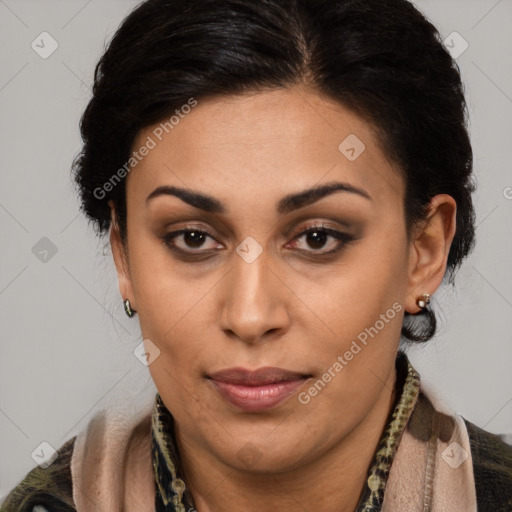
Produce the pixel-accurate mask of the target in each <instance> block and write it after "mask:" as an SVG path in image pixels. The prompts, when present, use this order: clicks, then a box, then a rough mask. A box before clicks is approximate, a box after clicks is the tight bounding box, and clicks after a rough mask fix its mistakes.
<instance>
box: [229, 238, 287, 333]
mask: <svg viewBox="0 0 512 512" xmlns="http://www.w3.org/2000/svg"><path fill="white" fill-rule="evenodd" d="M249 238H250V237H249ZM276 279H277V278H276V276H274V273H273V271H272V269H271V268H270V267H269V258H268V254H267V253H266V252H264V251H263V249H262V248H261V246H259V244H257V242H256V241H255V240H254V239H249V240H248V239H246V240H244V241H243V242H242V243H241V244H240V245H239V246H238V247H237V250H236V253H234V254H233V261H232V268H231V271H230V272H229V273H228V276H227V280H226V286H225V293H226V297H225V300H224V301H223V304H224V306H223V311H222V314H221V323H222V328H223V329H225V330H228V331H232V333H234V334H235V335H237V336H238V337H239V338H240V339H243V340H244V341H253V340H256V339H258V338H259V337H260V336H261V335H263V334H264V333H265V332H266V331H268V330H270V329H276V328H282V327H284V326H285V325H286V322H287V314H286V308H285V304H284V303H283V297H282V296H281V294H282V290H279V287H280V286H282V285H279V284H278V283H277V282H276Z"/></svg>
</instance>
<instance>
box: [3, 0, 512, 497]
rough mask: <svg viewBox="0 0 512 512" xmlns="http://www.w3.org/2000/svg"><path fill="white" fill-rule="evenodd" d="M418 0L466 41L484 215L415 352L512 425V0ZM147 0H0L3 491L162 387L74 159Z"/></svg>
mask: <svg viewBox="0 0 512 512" xmlns="http://www.w3.org/2000/svg"><path fill="white" fill-rule="evenodd" d="M415 3H416V4H417V5H418V6H419V7H420V9H422V10H423V12H425V13H426V14H427V15H428V16H429V17H430V19H431V20H432V21H433V22H434V24H435V25H436V26H437V27H438V28H439V30H440V32H441V35H442V36H443V39H444V38H445V37H447V36H448V35H449V34H451V33H452V32H454V31H456V32H458V33H459V34H460V35H461V36H462V37H463V38H464V40H466V41H467V42H468V44H469V47H468V48H467V50H466V51H465V52H464V53H462V54H461V55H460V56H459V57H457V62H458V64H459V66H460V67H461V71H462V75H463V80H464V82H465V84H466V88H467V99H468V102H469V108H470V113H471V136H472V142H473V147H474V152H475V172H476V175H477V179H478V191H477V193H476V195H475V204H476V209H477V223H478V228H477V247H476V249H475V251H474V253H473V255H472V256H471V257H470V258H469V259H468V260H467V262H466V264H465V266H464V267H463V269H462V270H461V271H460V273H459V275H458V284H457V287H456V289H455V290H451V289H446V288H443V289H440V290H438V292H437V293H436V295H435V297H434V306H435V308H436V311H437V312H438V314H439V316H440V319H441V328H440V332H439V334H438V336H437V337H436V338H435V339H434V340H432V342H430V343H429V344H428V345H427V346H426V347H424V348H422V349H414V350H413V351H411V352H410V355H411V359H412V362H413V364H414V365H415V366H416V368H417V369H418V370H419V371H420V373H421V375H422V378H423V380H424V382H426V383H427V384H428V385H429V386H430V387H431V388H433V389H434V390H439V391H440V393H441V394H442V395H443V396H444V397H445V401H446V403H447V404H448V405H449V406H451V407H453V408H454V409H455V410H456V411H458V412H460V413H462V414H463V415H464V416H465V417H466V418H468V419H470V420H471V421H473V422H474V423H477V424H478V425H480V426H481V427H484V428H485V429H487V430H489V431H491V432H495V433H508V434H512V376H511V362H512V343H511V342H512V334H511V325H512V322H511V317H512V271H511V268H510V262H511V261H512V222H511V219H512V188H510V187H512V172H511V164H510V161H511V155H512V143H511V140H510V139H511V134H512V66H511V65H510V53H511V50H512V31H510V25H511V22H512V2H511V0H501V1H496V0H472V1H469V0H464V1H462V0H451V1H448V0H436V1H429V0H421V1H417V2H415ZM135 5H136V2H134V1H131V0H130V1H128V0H123V1H120V0H115V1H114V0H90V1H85V0H76V1H75V0H66V1H64V0H61V1H57V0H53V1H49V0H45V1H42V0H31V1H29V0H0V38H1V39H0V58H1V68H0V69H1V74H0V116H1V117H0V119H1V121H0V156H1V174H0V175H1V187H0V230H1V231H0V240H1V242H0V243H1V246H0V247H1V249H2V250H1V254H0V258H1V259H0V264H1V267H0V321H1V326H2V343H1V356H0V386H1V388H0V389H1V393H0V431H1V436H0V497H1V496H3V495H5V494H6V493H7V492H8V491H9V490H10V489H11V488H12V487H13V486H14V485H15V484H16V483H17V482H18V481H19V480H20V479H21V478H22V477H23V476H24V475H25V474H26V473H27V472H28V471H29V470H30V469H31V468H32V467H34V466H35V465H36V463H35V461H34V459H33V458H31V453H32V452H33V451H34V450H35V449H36V448H37V447H38V446H39V445H40V443H41V442H43V441H46V442H48V443H50V445H52V446H53V447H55V448H58V447H60V446H61V445H62V444H63V443H64V442H65V441H66V440H67V439H69V438H70V437H71V436H73V435H75V434H76V433H78V432H79V431H80V430H82V429H83V428H85V426H86V424H87V421H88V420H89V419H90V418H91V417H92V415H94V414H95V412H97V411H98V410H99V409H103V408H105V407H110V406H115V405H116V404H121V403H122V404H127V406H130V407H133V408H135V409H137V408H138V407H139V406H142V404H147V403H148V401H151V400H152V398H153V394H154V392H155V388H154V385H153V383H152V381H151V378H150V376H149V372H148V370H147V368H146V367H145V366H144V365H143V364H141V363H140V362H139V360H138V359H137V358H136V357H134V355H133V349H134V348H135V347H136V346H137V345H138V344H139V343H140V341H141V339H142V338H141V335H140V331H139V328H138V322H137V320H136V319H134V320H131V321H130V320H129V319H128V318H127V317H126V316H125V315H124V312H123V310H122V304H121V298H120V296H119V292H118V288H117V277H116V275H115V272H114V266H113V263H112V258H111V255H110V251H109V247H108V245H106V241H98V240H97V239H96V238H95V235H94V233H93V231H92V228H90V227H88V225H87V223H86V221H85V219H84V218H82V216H81V214H79V213H78V201H77V198H76V196H75V193H74V191H73V186H72V182H71V179H70V173H69V170H70V164H71V161H72V159H73V157H74V156H75V154H76V153H77V152H78V150H79V148H80V137H79V133H78V121H79V116H80V114H81V112H82V111H83V109H84V108H85V106H86V103H87V100H88V98H89V97H90V84H91V81H92V73H93V68H94V65H95V63H96V61H97V60H98V58H99V56H100V54H101V52H102V50H103V48H104V44H105V41H106V40H108V38H109V37H110V36H111V35H112V33H113V31H114V30H115V29H116V27H117V26H118V24H119V23H120V21H121V20H122V18H123V17H124V16H125V15H126V14H127V13H128V12H129V11H130V10H131V9H132V8H133V7H134V6H135ZM44 31H46V32H48V33H50V34H51V36H52V37H53V38H54V39H55V40H56V41H57V42H58V45H59V46H58V48H57V50H56V51H55V52H54V53H53V54H52V55H51V56H49V57H48V58H47V59H43V58H41V57H40V56H39V54H37V53H36V52H35V51H34V50H33V49H32V47H31V43H32V41H34V40H36V42H37V41H38V40H40V39H38V36H39V34H41V33H42V32H44ZM454 45H455V49H458V48H461V46H460V43H458V42H455V43H454ZM45 48H46V49H48V48H49V45H48V44H47V43H46V44H45ZM45 237H46V239H48V240H49V241H50V242H49V241H48V240H46V239H44V240H42V241H41V239H43V238H45ZM34 247H35V249H34ZM52 248H53V252H55V250H56V252H55V254H53V252H52ZM45 249H46V250H48V251H49V252H48V253H47V254H46V256H45V253H44V252H41V251H43V250H45ZM44 258H46V261H44ZM42 259H43V261H42Z"/></svg>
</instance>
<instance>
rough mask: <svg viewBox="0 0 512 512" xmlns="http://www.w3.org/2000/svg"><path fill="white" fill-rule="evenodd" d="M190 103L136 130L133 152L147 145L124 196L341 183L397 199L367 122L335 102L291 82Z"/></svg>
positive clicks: (398, 182) (398, 186)
mask: <svg viewBox="0 0 512 512" xmlns="http://www.w3.org/2000/svg"><path fill="white" fill-rule="evenodd" d="M196 101H197V103H196V104H195V106H193V107H190V108H183V109H182V110H180V109H178V110H177V111H176V112H175V114H174V115H171V116H169V117H168V118H166V119H164V120H163V121H162V122H161V123H156V124H154V125H152V126H150V127H148V128H145V129H144V130H142V131H141V132H139V134H138V135H137V137H136V139H135V141H134V144H133V147H132V149H133V150H134V151H137V150H139V149H140V148H142V147H143V146H145V145H146V146H147V147H151V149H150V150H149V151H147V152H146V151H145V153H146V156H144V157H143V158H142V159H141V160H140V162H137V164H136V166H135V167H134V170H135V168H136V169H137V171H136V172H133V171H132V172H130V174H129V176H128V184H127V187H128V193H129V194H130V193H131V192H132V193H135V192H136V193H140V194H145V196H144V197H146V196H147V195H148V194H150V193H151V192H152V190H153V189H154V188H155V187H156V186H158V185H164V184H174V185H177V186H181V187H190V188H194V189H201V190H203V191H205V192H207V193H210V192H211V191H212V190H216V191H217V192H219V195H221V196H222V195H224V196H226V198H227V197H228V196H229V195H230V194H234V193H237V192H238V193H240V192H241V191H242V190H243V191H246V192H249V191H254V192H258V193H259V194H260V197H261V198H264V197H269V198H270V197H277V196H279V195H282V194H280V193H279V191H280V192H282V193H283V194H284V193H289V192H290V191H294V190H301V189H304V188H308V187H311V186H313V185H317V184H320V183H322V182H323V181H334V180H339V181H344V182H348V183H351V184H352V185H354V186H356V187H360V188H364V189H366V190H368V191H369V192H370V194H371V195H372V196H373V197H376V198H380V199H381V200H382V201H384V202H385V201H389V200H392V201H396V200H397V197H400V198H401V197H402V193H403V183H402V179H401V176H400V174H399V173H398V172H397V170H396V169H394V168H393V166H392V164H391V162H390V161H389V160H388V158H387V157H386V155H385V154H384V153H383V151H382V149H381V148H380V145H379V143H378V139H377V137H376V135H375V132H374V129H373V127H372V126H371V125H370V124H368V123H367V122H366V121H365V120H363V119H362V118H360V117H359V116H357V115H356V114H354V113H353V112H352V111H350V110H349V109H347V108H346V107H344V106H343V105H341V104H340V103H338V102H336V101H334V100H331V99H328V98H326V97H324V96H320V95H318V94H316V93H314V92H311V91H310V90H305V89H303V88H300V87H294V88H290V89H278V90H272V91H265V92H258V93H254V94H245V95H237V96H221V97H215V98H208V99H203V100H201V99H198V100H196ZM130 191H131V192H130ZM226 200H227V199H226Z"/></svg>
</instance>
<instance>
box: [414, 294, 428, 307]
mask: <svg viewBox="0 0 512 512" xmlns="http://www.w3.org/2000/svg"><path fill="white" fill-rule="evenodd" d="M429 303H430V295H429V294H428V293H424V294H423V295H422V296H421V297H420V298H419V299H417V300H416V304H417V305H418V306H419V307H420V308H421V309H423V308H425V307H427V304H429Z"/></svg>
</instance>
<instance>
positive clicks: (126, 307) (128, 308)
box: [123, 299, 137, 318]
mask: <svg viewBox="0 0 512 512" xmlns="http://www.w3.org/2000/svg"><path fill="white" fill-rule="evenodd" d="M123 304H124V311H125V313H126V314H127V315H128V316H129V317H130V318H131V317H132V316H133V315H135V313H137V311H135V309H132V307H131V306H130V300H129V299H125V300H124V301H123Z"/></svg>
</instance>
